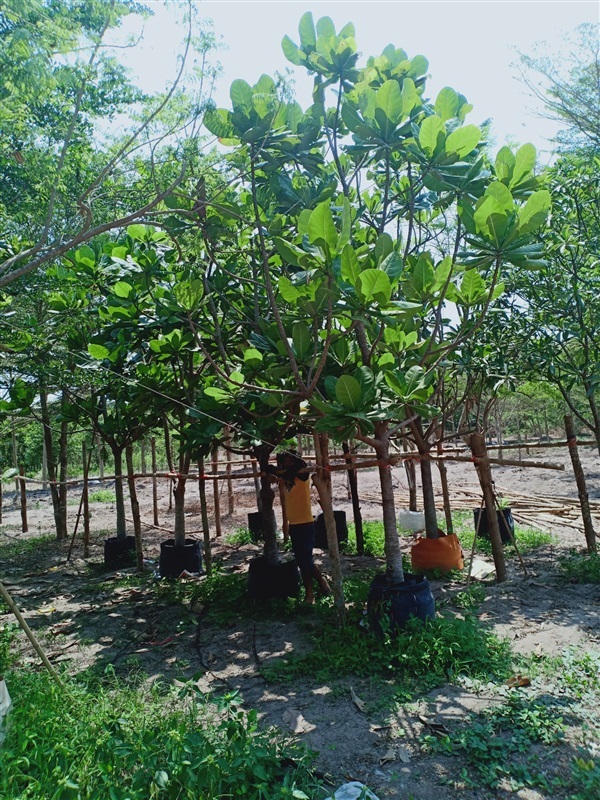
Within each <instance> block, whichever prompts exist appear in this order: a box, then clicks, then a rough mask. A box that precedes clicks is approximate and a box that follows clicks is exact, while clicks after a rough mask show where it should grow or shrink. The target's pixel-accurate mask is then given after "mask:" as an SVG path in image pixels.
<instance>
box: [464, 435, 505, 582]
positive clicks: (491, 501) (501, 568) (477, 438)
mask: <svg viewBox="0 0 600 800" xmlns="http://www.w3.org/2000/svg"><path fill="white" fill-rule="evenodd" d="M468 438H469V446H470V448H471V453H472V454H473V458H474V459H475V468H476V470H477V475H478V477H479V483H480V484H481V490H482V492H483V499H484V501H485V510H486V513H487V517H488V524H489V528H490V540H491V542H492V555H493V557H494V565H495V567H496V581H497V582H498V583H503V582H504V581H505V580H506V578H507V573H506V561H505V560H504V550H503V549H502V537H501V536H500V526H499V525H498V516H497V514H496V496H495V494H494V488H493V479H492V469H491V467H490V462H489V461H488V455H487V449H486V446H485V437H484V435H483V434H482V433H472V434H471V435H470V436H469V437H468Z"/></svg>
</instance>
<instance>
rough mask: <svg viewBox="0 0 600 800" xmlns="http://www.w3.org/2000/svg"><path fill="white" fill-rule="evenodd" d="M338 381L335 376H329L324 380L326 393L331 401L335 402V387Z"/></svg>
mask: <svg viewBox="0 0 600 800" xmlns="http://www.w3.org/2000/svg"><path fill="white" fill-rule="evenodd" d="M337 382H338V379H337V378H336V377H335V376H334V375H328V376H327V377H326V378H325V380H324V382H323V383H324V386H325V391H326V392H327V395H328V396H329V397H330V398H331V400H335V387H336V385H337Z"/></svg>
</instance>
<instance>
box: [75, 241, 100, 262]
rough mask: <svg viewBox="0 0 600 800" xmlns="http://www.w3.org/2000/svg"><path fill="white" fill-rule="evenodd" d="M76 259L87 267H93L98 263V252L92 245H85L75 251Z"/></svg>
mask: <svg viewBox="0 0 600 800" xmlns="http://www.w3.org/2000/svg"><path fill="white" fill-rule="evenodd" d="M75 261H77V262H78V263H79V264H83V265H84V266H86V267H93V266H94V264H95V263H96V254H95V253H94V251H93V250H92V248H91V247H88V245H84V246H83V247H80V248H79V250H76V251H75Z"/></svg>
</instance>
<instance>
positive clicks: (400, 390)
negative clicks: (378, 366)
mask: <svg viewBox="0 0 600 800" xmlns="http://www.w3.org/2000/svg"><path fill="white" fill-rule="evenodd" d="M384 377H385V382H386V383H387V385H388V386H389V387H390V389H391V390H392V391H393V392H394V394H397V395H398V397H400V398H402V399H404V398H405V397H406V385H405V383H404V378H403V376H400V375H398V373H397V372H396V371H395V370H391V369H388V370H386V371H385V373H384Z"/></svg>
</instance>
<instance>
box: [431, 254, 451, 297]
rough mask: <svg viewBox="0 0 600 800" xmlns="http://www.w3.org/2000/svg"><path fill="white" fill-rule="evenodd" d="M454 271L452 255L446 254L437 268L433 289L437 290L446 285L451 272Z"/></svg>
mask: <svg viewBox="0 0 600 800" xmlns="http://www.w3.org/2000/svg"><path fill="white" fill-rule="evenodd" d="M451 272H452V257H451V256H446V258H444V259H442V261H440V263H439V264H438V265H437V267H436V268H435V272H434V279H433V290H434V291H437V290H438V289H442V288H443V287H444V286H445V285H446V281H447V280H448V278H449V276H450V273H451Z"/></svg>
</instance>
